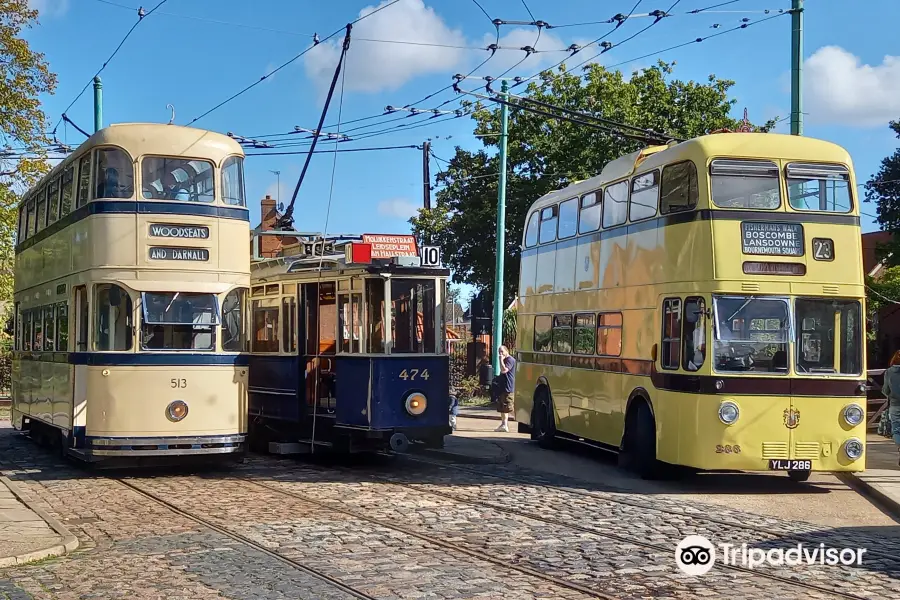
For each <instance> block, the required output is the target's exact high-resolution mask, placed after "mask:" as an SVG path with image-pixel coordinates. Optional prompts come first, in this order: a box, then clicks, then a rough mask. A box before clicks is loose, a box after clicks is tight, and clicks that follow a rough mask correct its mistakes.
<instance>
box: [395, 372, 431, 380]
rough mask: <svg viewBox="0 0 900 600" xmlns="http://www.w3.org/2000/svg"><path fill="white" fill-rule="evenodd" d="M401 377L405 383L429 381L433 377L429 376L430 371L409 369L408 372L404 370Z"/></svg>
mask: <svg viewBox="0 0 900 600" xmlns="http://www.w3.org/2000/svg"><path fill="white" fill-rule="evenodd" d="M399 377H400V379H402V380H404V381H415V380H416V379H424V380H425V381H428V378H429V377H431V375H429V374H428V369H422V370H421V371H420V370H419V369H409V370H408V371H407V370H406V369H403V370H402V371H400V375H399Z"/></svg>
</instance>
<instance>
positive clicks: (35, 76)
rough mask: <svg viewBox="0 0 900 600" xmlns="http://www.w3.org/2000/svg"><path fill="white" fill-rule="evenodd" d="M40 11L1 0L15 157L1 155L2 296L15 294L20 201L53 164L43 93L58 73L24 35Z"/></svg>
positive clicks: (4, 109) (6, 120) (1, 66)
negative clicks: (14, 274) (2, 157)
mask: <svg viewBox="0 0 900 600" xmlns="http://www.w3.org/2000/svg"><path fill="white" fill-rule="evenodd" d="M37 16H38V13H37V11H36V10H31V9H30V8H29V7H28V2H27V0H0V145H2V149H3V150H4V151H5V152H6V156H9V155H10V153H14V154H15V156H16V158H6V159H2V160H0V301H3V300H11V299H12V291H13V264H14V260H15V256H14V250H13V248H14V245H15V238H16V219H17V217H16V204H17V203H18V201H19V198H20V194H21V193H22V192H23V191H24V190H26V189H27V188H28V186H30V185H32V184H33V183H34V182H35V181H37V180H38V179H39V178H40V176H41V175H43V174H44V173H46V172H47V169H48V168H49V166H48V164H47V162H46V157H47V153H46V147H47V144H48V143H49V140H48V138H47V136H46V134H45V132H46V131H47V125H48V124H47V117H46V115H45V114H44V112H43V111H42V110H41V104H40V95H41V94H44V93H52V92H53V90H54V89H55V87H56V76H55V75H53V74H52V73H51V72H50V69H49V68H48V66H47V62H46V61H45V60H44V55H43V54H41V53H40V52H35V51H33V50H32V49H31V48H30V47H29V45H28V42H26V41H25V39H24V38H23V37H22V31H23V30H24V29H27V28H30V27H33V26H34V25H35V24H36V23H37ZM22 155H25V157H24V158H19V157H20V156H22Z"/></svg>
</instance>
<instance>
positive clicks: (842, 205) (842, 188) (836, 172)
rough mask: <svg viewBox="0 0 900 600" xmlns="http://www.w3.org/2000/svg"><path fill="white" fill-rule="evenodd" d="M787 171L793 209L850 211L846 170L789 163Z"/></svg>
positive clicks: (829, 166) (789, 197)
mask: <svg viewBox="0 0 900 600" xmlns="http://www.w3.org/2000/svg"><path fill="white" fill-rule="evenodd" d="M785 172H786V174H787V188H788V200H789V202H790V203H791V208H793V209H795V210H820V211H828V212H841V213H844V212H850V207H851V201H850V171H849V170H847V167H844V166H842V165H816V164H802V163H790V164H789V165H788V166H787V167H785Z"/></svg>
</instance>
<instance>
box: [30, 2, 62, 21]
mask: <svg viewBox="0 0 900 600" xmlns="http://www.w3.org/2000/svg"><path fill="white" fill-rule="evenodd" d="M28 8H31V9H33V10H36V11H38V17H61V16H62V15H64V14H66V12H67V11H68V10H69V0H28Z"/></svg>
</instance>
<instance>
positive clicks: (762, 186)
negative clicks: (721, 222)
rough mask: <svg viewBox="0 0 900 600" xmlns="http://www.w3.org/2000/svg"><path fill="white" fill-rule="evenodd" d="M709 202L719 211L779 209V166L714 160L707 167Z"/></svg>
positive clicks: (765, 163) (769, 163)
mask: <svg viewBox="0 0 900 600" xmlns="http://www.w3.org/2000/svg"><path fill="white" fill-rule="evenodd" d="M709 169H710V175H711V176H712V199H713V203H715V205H716V206H718V207H721V208H762V209H773V208H778V207H779V206H781V187H780V185H779V183H778V165H776V164H775V163H774V162H772V161H768V160H731V159H724V158H720V159H716V160H714V161H712V164H711V165H710V168H709Z"/></svg>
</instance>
